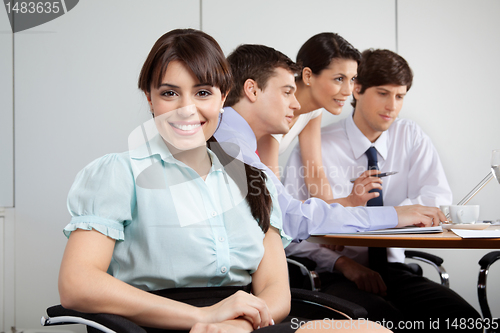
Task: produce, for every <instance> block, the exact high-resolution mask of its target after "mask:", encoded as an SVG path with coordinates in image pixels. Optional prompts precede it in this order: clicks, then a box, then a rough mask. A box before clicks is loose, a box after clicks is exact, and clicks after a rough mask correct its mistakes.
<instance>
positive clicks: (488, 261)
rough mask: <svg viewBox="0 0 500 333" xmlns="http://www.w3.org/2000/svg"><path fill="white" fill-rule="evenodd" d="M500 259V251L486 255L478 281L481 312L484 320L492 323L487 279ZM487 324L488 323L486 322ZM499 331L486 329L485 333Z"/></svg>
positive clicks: (481, 263) (480, 264)
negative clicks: (487, 293)
mask: <svg viewBox="0 0 500 333" xmlns="http://www.w3.org/2000/svg"><path fill="white" fill-rule="evenodd" d="M498 259H500V251H492V252H490V253H487V254H485V255H484V256H483V257H482V258H481V259H480V260H479V267H480V269H479V277H478V280H477V297H478V300H479V306H480V307H481V312H482V313H483V318H484V319H489V320H490V323H491V319H492V317H491V311H490V307H489V305H488V299H487V297H486V278H487V276H488V270H489V269H490V266H491V265H492V264H493V263H494V262H495V261H497V260H498ZM485 323H486V322H485ZM497 331H499V330H498V329H491V328H490V329H485V330H484V332H485V333H493V332H497Z"/></svg>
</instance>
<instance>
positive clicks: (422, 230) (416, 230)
mask: <svg viewBox="0 0 500 333" xmlns="http://www.w3.org/2000/svg"><path fill="white" fill-rule="evenodd" d="M435 232H443V228H442V227H441V226H437V227H414V226H408V227H404V228H389V229H379V230H370V231H360V232H354V233H343V234H342V235H397V234H427V233H435ZM324 235H328V234H314V235H313V236H324ZM330 235H333V234H330Z"/></svg>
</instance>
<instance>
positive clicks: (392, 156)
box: [283, 50, 480, 331]
mask: <svg viewBox="0 0 500 333" xmlns="http://www.w3.org/2000/svg"><path fill="white" fill-rule="evenodd" d="M412 79H413V74H412V72H411V69H410V67H409V66H408V64H407V62H406V61H405V60H404V59H403V58H402V57H400V56H399V55H397V54H395V53H394V52H392V51H388V50H367V51H365V52H363V56H362V62H361V64H360V66H359V68H358V77H357V81H356V83H355V86H354V92H353V97H354V100H353V103H352V104H353V106H354V112H353V115H351V116H349V117H347V118H346V119H343V120H341V121H339V122H337V123H334V124H332V125H329V126H326V127H324V128H323V129H322V134H321V148H322V155H323V165H324V167H325V172H326V175H327V177H328V180H329V182H330V184H331V186H332V190H333V194H334V196H335V197H336V198H340V197H346V196H347V195H349V193H351V190H352V188H353V184H352V183H351V181H350V180H351V179H352V178H357V177H359V176H360V174H361V173H362V172H363V171H365V170H366V169H367V167H368V163H369V162H368V157H367V155H366V154H365V153H366V152H367V150H368V149H369V148H370V147H374V148H375V149H376V155H377V161H378V167H379V169H380V171H381V172H391V171H397V172H398V173H397V174H395V175H392V176H388V177H385V178H382V181H383V182H382V199H383V205H384V206H385V205H387V206H402V205H413V204H421V205H426V206H439V205H448V204H451V200H452V195H451V190H450V187H449V185H448V182H447V180H446V176H445V173H444V170H443V167H442V165H441V162H440V160H439V156H438V154H437V151H436V149H435V148H434V146H433V144H432V142H431V140H430V138H429V137H428V136H427V135H426V134H425V133H424V132H423V131H422V130H421V129H420V127H419V126H418V125H417V124H415V123H414V122H412V121H411V120H407V119H398V118H397V117H398V114H399V112H400V110H401V108H402V106H403V100H404V97H405V95H406V93H407V91H408V90H409V89H410V87H411V84H412ZM301 165H302V160H301V157H300V148H299V146H297V147H296V148H295V149H294V151H293V152H292V154H291V156H290V159H289V162H288V165H287V167H286V168H285V172H284V178H283V183H284V186H285V189H286V190H287V192H289V193H290V194H292V195H293V196H294V197H295V198H297V199H300V200H306V199H307V198H309V195H308V193H307V188H306V185H305V183H304V179H303V175H301V174H300V170H302V169H301V168H300V167H301ZM370 178H371V179H373V181H380V180H379V179H376V178H374V177H370ZM367 184H368V183H367V182H366V181H365V182H363V183H361V182H356V183H355V184H354V186H357V187H356V188H358V189H359V190H360V191H363V190H364V189H363V187H364V186H363V185H367ZM338 250H339V249H338V248H337V249H335V248H334V249H330V248H326V247H321V246H319V245H317V244H312V243H308V242H302V243H299V244H292V246H291V247H289V248H287V255H289V256H290V255H293V256H298V257H307V258H309V259H312V260H314V261H315V262H316V263H317V266H316V271H317V272H319V273H320V276H321V279H322V291H324V292H327V293H330V294H333V295H336V296H339V297H342V298H346V299H349V300H350V301H353V302H356V303H358V304H360V305H363V306H364V307H365V308H366V309H367V310H368V313H369V318H370V319H372V320H383V319H385V320H391V321H393V322H394V323H395V325H396V323H397V322H402V321H403V320H411V319H412V320H422V321H424V322H425V323H426V325H427V326H426V328H427V329H430V327H429V326H428V325H429V319H430V318H433V319H435V318H440V321H441V325H440V328H441V330H442V329H443V328H444V327H445V326H446V325H445V321H444V320H445V319H446V318H451V319H454V318H480V316H479V314H478V313H477V311H475V310H474V309H473V308H472V307H471V306H470V305H469V304H468V303H467V302H466V301H465V300H463V299H462V298H461V297H460V296H459V295H457V294H456V293H455V292H453V291H452V290H450V289H448V288H446V287H443V286H441V285H438V284H436V283H434V282H432V281H430V280H428V279H426V278H423V277H421V276H418V275H415V274H412V273H411V272H410V271H408V267H407V266H406V265H405V264H404V263H403V262H404V250H403V249H388V255H387V260H388V261H389V265H388V270H387V271H385V272H384V273H383V275H382V276H381V274H379V273H377V272H375V271H374V270H372V269H370V268H368V263H369V260H368V259H369V258H368V249H367V248H363V247H345V248H343V249H342V250H341V251H338ZM394 328H395V330H396V331H397V327H394ZM438 331H439V330H438ZM445 331H446V330H445Z"/></svg>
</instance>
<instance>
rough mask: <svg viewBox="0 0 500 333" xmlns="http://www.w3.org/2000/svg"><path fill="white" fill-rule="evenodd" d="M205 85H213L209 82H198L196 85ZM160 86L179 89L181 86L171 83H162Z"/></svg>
mask: <svg viewBox="0 0 500 333" xmlns="http://www.w3.org/2000/svg"><path fill="white" fill-rule="evenodd" d="M205 86H209V87H212V85H211V84H209V83H198V84H195V85H194V87H195V88H196V87H205ZM160 87H170V88H177V89H179V88H180V87H179V86H176V85H175V84H170V83H166V82H165V83H162V84H160Z"/></svg>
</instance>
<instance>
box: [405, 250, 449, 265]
mask: <svg viewBox="0 0 500 333" xmlns="http://www.w3.org/2000/svg"><path fill="white" fill-rule="evenodd" d="M405 256H406V258H411V259H417V260H422V261H425V262H427V261H430V262H432V263H433V264H434V265H436V266H441V265H442V264H443V262H444V260H443V258H441V257H438V256H436V255H434V254H430V253H427V252H422V251H413V250H405Z"/></svg>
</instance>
